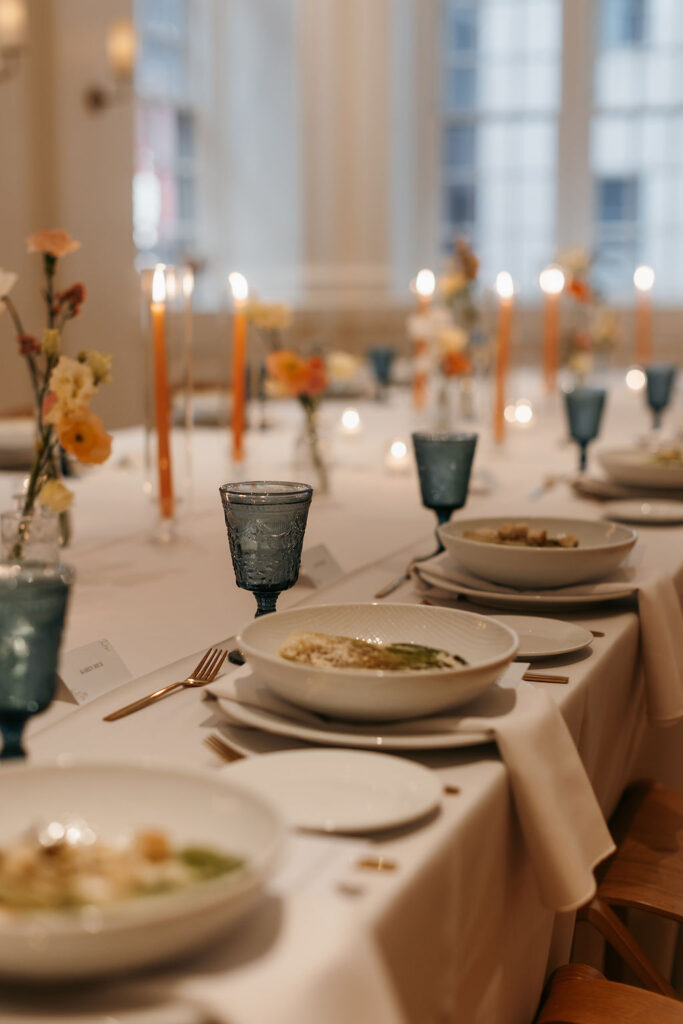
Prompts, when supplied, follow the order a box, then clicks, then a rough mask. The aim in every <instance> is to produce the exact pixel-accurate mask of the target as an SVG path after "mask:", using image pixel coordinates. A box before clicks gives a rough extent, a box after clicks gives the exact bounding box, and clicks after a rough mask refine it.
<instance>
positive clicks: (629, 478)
mask: <svg viewBox="0 0 683 1024" xmlns="http://www.w3.org/2000/svg"><path fill="white" fill-rule="evenodd" d="M598 459H599V460H600V463H601V465H602V468H603V469H604V470H605V472H606V473H607V475H608V476H609V477H610V478H611V479H612V480H616V482H617V483H618V484H626V485H627V486H629V487H659V488H663V489H664V490H683V463H681V462H675V463H665V462H657V461H656V460H655V459H654V458H653V456H652V452H650V451H647V450H643V449H642V448H608V449H605V450H603V451H600V452H598Z"/></svg>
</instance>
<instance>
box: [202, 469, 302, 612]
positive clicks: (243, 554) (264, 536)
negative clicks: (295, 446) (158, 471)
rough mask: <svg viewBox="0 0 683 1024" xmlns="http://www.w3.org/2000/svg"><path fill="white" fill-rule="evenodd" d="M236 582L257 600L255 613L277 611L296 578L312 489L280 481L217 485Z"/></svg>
mask: <svg viewBox="0 0 683 1024" xmlns="http://www.w3.org/2000/svg"><path fill="white" fill-rule="evenodd" d="M220 495H221V501H222V502H223V512H224V513H225V525H226V526H227V528H228V540H229V542H230V554H231V555H232V565H233V568H234V570H235V580H236V582H237V586H238V587H241V588H242V589H243V590H250V591H251V592H252V594H253V595H254V597H255V598H256V604H257V611H256V615H257V616H259V615H266V614H267V613H268V612H274V611H275V605H276V603H277V599H278V597H279V596H280V594H281V593H282V591H283V590H288V589H289V588H290V587H293V586H294V584H295V583H296V581H297V579H298V576H299V564H300V562H301V548H302V545H303V541H304V532H305V530H306V520H307V518H308V509H309V506H310V504H311V497H312V496H313V488H312V487H310V486H309V485H308V484H298V483H286V482H283V481H281V480H256V481H248V482H243V483H234V484H223V485H222V486H221V487H220Z"/></svg>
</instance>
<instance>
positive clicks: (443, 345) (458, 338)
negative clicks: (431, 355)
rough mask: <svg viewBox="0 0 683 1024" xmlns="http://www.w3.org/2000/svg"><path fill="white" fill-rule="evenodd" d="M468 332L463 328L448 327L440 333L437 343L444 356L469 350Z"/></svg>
mask: <svg viewBox="0 0 683 1024" xmlns="http://www.w3.org/2000/svg"><path fill="white" fill-rule="evenodd" d="M468 340H469V339H468V337H467V331H463V329H462V327H447V328H446V329H445V330H443V331H440V332H439V335H438V338H437V341H438V345H439V349H440V351H441V354H442V355H444V356H445V355H452V354H455V353H456V352H462V351H463V349H466V348H467V342H468Z"/></svg>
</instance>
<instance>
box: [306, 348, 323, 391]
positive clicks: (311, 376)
mask: <svg viewBox="0 0 683 1024" xmlns="http://www.w3.org/2000/svg"><path fill="white" fill-rule="evenodd" d="M326 390H327V369H326V367H325V360H324V359H323V358H322V356H311V358H310V359H309V360H308V361H307V363H306V387H305V388H304V393H305V394H307V395H311V396H313V395H322V393H323V391H326Z"/></svg>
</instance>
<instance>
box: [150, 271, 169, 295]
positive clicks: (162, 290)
mask: <svg viewBox="0 0 683 1024" xmlns="http://www.w3.org/2000/svg"><path fill="white" fill-rule="evenodd" d="M165 269H166V268H165V267H164V264H163V263H157V265H156V267H155V268H154V277H153V278H152V302H165V301H166V276H165V274H164V270H165Z"/></svg>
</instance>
